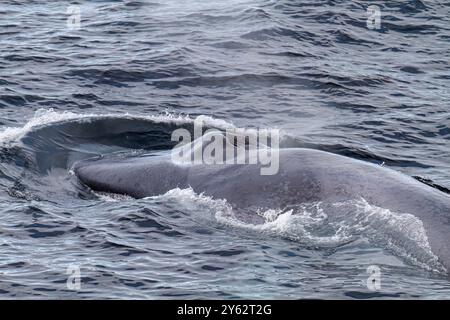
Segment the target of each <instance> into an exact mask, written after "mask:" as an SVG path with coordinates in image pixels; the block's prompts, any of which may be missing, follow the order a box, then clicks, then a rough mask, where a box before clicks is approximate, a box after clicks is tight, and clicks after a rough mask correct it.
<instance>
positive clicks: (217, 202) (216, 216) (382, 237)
mask: <svg viewBox="0 0 450 320" xmlns="http://www.w3.org/2000/svg"><path fill="white" fill-rule="evenodd" d="M145 200H147V201H164V202H169V203H170V202H172V203H176V207H177V208H178V209H181V210H182V211H185V212H189V213H192V215H197V216H199V215H200V217H199V218H202V219H204V218H210V219H213V220H214V221H215V222H217V223H219V224H222V225H224V226H227V227H233V228H237V229H240V230H244V231H247V232H251V233H256V234H259V235H261V234H262V235H265V236H267V237H270V236H275V237H282V238H285V239H288V240H291V241H295V242H297V243H299V245H301V246H304V247H308V248H315V249H321V248H338V247H340V246H344V245H346V244H349V243H351V242H353V241H355V240H357V239H361V238H363V239H367V241H369V242H371V243H372V244H373V245H375V246H377V247H380V248H385V249H387V250H388V251H389V252H391V253H393V254H395V255H396V256H399V257H401V258H402V259H404V260H406V261H407V262H409V263H411V264H413V265H416V266H419V267H421V268H424V269H426V270H429V271H433V272H438V273H445V272H446V270H445V268H444V267H443V266H442V264H440V262H439V261H438V258H437V256H435V255H434V253H433V252H432V250H431V247H430V244H429V242H428V237H427V235H426V232H425V229H424V226H423V223H422V221H421V220H420V219H418V218H417V217H415V216H414V215H411V214H407V213H397V212H392V211H390V210H388V209H384V208H380V207H377V206H374V205H371V204H370V203H368V202H367V201H366V200H364V199H359V200H349V201H343V202H336V203H324V202H313V203H301V204H298V205H295V206H290V207H288V208H279V209H269V210H267V209H262V208H254V209H253V210H252V211H251V212H248V211H246V212H240V211H239V210H238V209H236V208H233V207H232V206H231V205H230V204H229V203H228V202H227V201H226V200H224V199H213V198H211V197H208V196H205V195H203V194H197V193H195V192H194V191H193V190H192V189H191V188H188V189H179V188H175V189H172V190H170V191H168V192H167V193H165V194H164V195H160V196H156V197H149V198H146V199H145Z"/></svg>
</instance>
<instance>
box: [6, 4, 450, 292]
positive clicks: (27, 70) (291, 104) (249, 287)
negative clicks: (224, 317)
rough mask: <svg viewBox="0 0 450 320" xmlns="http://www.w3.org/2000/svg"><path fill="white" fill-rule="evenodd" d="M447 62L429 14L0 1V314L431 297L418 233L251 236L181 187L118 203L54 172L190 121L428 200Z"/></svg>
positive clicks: (211, 202)
mask: <svg viewBox="0 0 450 320" xmlns="http://www.w3.org/2000/svg"><path fill="white" fill-rule="evenodd" d="M371 5H376V6H378V7H376V8H378V9H379V10H380V21H379V22H380V24H379V26H378V25H374V24H371V23H372V22H373V20H370V19H371V15H370V14H369V15H368V11H367V9H368V7H369V6H371ZM78 12H79V13H80V24H79V26H78V25H77V14H78ZM368 17H369V20H370V21H369V22H368ZM449 57H450V2H449V1H444V0H436V1H420V0H398V1H396V0H392V1H333V0H328V1H323V0H318V1H304V0H277V1H275V0H227V1H223V0H220V1H219V0H203V1H201V0H190V1H186V0H149V1H145V0H142V1H133V0H129V1H107V0H103V1H100V0H98V1H50V0H29V1H13V0H2V1H0V299H10V298H20V299H23V298H37V299H46V298H51V299H53V298H56V299H60V298H68V299H76V298H88V299H99V298H100V299H104V298H105V299H106V298H112V299H124V298H131V299H172V298H181V299H192V298H201V299H212V298H224V299H242V298H245V299H263V298H272V299H298V298H320V299H330V298H338V299H383V298H384V299H392V298H394V299H396V298H399V299H411V298H421V299H438V298H450V281H449V280H448V277H447V276H445V275H443V274H442V273H441V272H438V271H437V270H436V268H434V266H433V265H430V264H429V263H427V262H426V261H428V260H424V259H423V256H424V255H426V254H431V253H430V252H428V251H427V246H426V245H427V243H426V235H425V234H424V230H423V228H422V226H421V222H420V221H417V219H414V217H412V216H409V215H405V214H403V215H398V214H395V213H392V212H390V211H389V210H386V209H384V208H377V207H374V206H371V205H370V204H369V203H366V202H365V201H364V199H361V201H359V202H358V203H353V204H352V205H349V206H348V218H346V219H343V220H341V221H334V222H333V223H330V221H329V216H328V215H327V208H325V207H323V206H322V204H321V203H309V204H299V206H298V207H297V208H296V210H295V211H286V210H284V209H283V208H279V210H273V211H270V212H268V211H262V212H257V214H258V215H260V216H261V217H262V218H263V219H264V221H265V222H264V223H263V224H257V225H256V224H251V223H248V222H244V221H240V220H239V219H238V218H237V217H236V216H235V215H234V213H233V209H232V208H231V207H230V206H229V205H228V204H227V202H226V201H225V200H221V199H212V198H208V197H206V196H204V195H201V194H196V193H194V192H193V191H192V190H191V189H174V190H171V191H169V192H167V193H166V194H162V195H159V196H155V197H150V198H146V199H140V200H136V199H132V198H129V197H125V196H118V195H111V194H99V193H94V192H92V191H91V190H89V189H88V188H86V187H85V186H83V185H81V184H80V182H79V181H78V180H77V178H76V176H74V175H73V173H72V171H71V168H72V165H73V164H74V163H76V162H77V161H79V160H81V159H85V158H89V157H94V156H98V155H108V154H111V153H127V154H133V153H135V154H140V153H142V152H145V153H152V152H155V151H161V150H170V148H171V147H172V146H173V143H172V142H171V141H170V133H171V132H172V131H173V130H174V129H176V128H179V127H188V128H189V127H192V123H193V120H194V119H196V118H197V117H201V119H203V120H204V121H205V123H207V124H208V126H211V127H217V128H227V127H233V126H234V127H239V128H278V129H280V130H281V133H282V135H281V136H282V140H281V145H282V147H308V148H314V149H320V150H325V151H329V152H333V153H337V154H341V155H346V156H349V157H352V158H356V159H362V160H365V161H369V162H373V163H376V164H379V165H383V166H386V167H389V168H392V169H395V170H398V171H401V172H403V173H404V174H406V175H410V176H414V177H421V179H422V180H423V181H426V182H427V183H429V184H434V185H436V187H438V188H441V189H442V190H444V191H445V189H446V188H447V189H448V188H450V111H449V107H450V89H449V87H450V64H449ZM345 205H346V204H344V208H345ZM449 243H450V235H449ZM424 252H425V253H424ZM374 268H375V269H374ZM371 270H372V271H373V270H378V271H379V273H378V276H379V277H378V278H377V279H378V280H379V281H378V280H377V281H378V282H377V283H378V284H380V286H378V287H373V286H372V287H371V286H370V283H371V282H370V281H371V280H372V279H369V277H370V276H371V275H370V271H371ZM368 271H369V273H368ZM78 276H79V277H78ZM372 276H373V275H372ZM368 279H369V285H368ZM78 280H80V282H78ZM78 284H79V286H78Z"/></svg>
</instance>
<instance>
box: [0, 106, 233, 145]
mask: <svg viewBox="0 0 450 320" xmlns="http://www.w3.org/2000/svg"><path fill="white" fill-rule="evenodd" d="M99 118H118V119H137V120H147V121H151V122H155V123H173V124H180V125H181V124H186V123H187V124H189V123H193V122H194V121H195V120H196V119H201V120H202V121H203V123H205V124H206V125H208V126H211V127H215V128H218V129H227V128H230V127H233V124H231V123H229V122H226V121H225V120H220V119H215V118H212V117H210V116H206V115H200V116H198V117H197V118H192V117H191V116H189V115H181V114H178V115H177V114H172V113H169V112H164V113H163V114H159V115H148V116H145V115H132V114H129V113H125V114H115V113H106V114H101V113H99V114H96V113H87V114H78V113H74V112H69V111H63V112H59V111H55V110H53V109H39V110H37V111H36V112H35V114H34V116H33V118H31V119H30V120H29V121H28V122H27V123H25V124H24V125H23V126H22V127H7V128H4V129H3V130H2V131H0V145H9V144H14V143H17V142H18V141H20V139H21V138H22V137H24V136H25V135H26V134H27V133H29V132H32V131H34V130H36V129H38V128H41V127H45V126H50V125H54V124H57V123H61V122H70V121H76V122H80V123H82V122H90V121H92V120H95V119H99Z"/></svg>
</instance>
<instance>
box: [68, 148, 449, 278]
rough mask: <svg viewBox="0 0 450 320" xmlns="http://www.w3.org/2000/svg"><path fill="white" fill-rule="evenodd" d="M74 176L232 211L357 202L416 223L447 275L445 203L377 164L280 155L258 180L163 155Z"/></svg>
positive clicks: (302, 152)
mask: <svg viewBox="0 0 450 320" xmlns="http://www.w3.org/2000/svg"><path fill="white" fill-rule="evenodd" d="M75 172H76V174H77V176H78V177H79V179H80V180H81V181H82V182H83V183H85V184H86V185H87V186H89V187H90V188H92V189H94V190H97V191H107V192H113V193H120V194H127V195H130V196H132V197H136V198H142V197H146V196H152V195H158V194H162V193H165V192H166V191H168V190H170V189H173V188H176V187H180V188H186V187H189V186H190V187H192V189H193V190H194V191H195V192H197V193H201V192H204V193H205V195H208V196H212V197H214V198H219V199H227V201H228V202H229V203H230V204H231V205H233V206H234V207H237V208H248V207H252V206H258V207H266V208H283V207H285V206H288V205H291V204H292V205H293V204H298V203H302V202H311V201H330V202H334V201H344V200H350V199H360V198H364V199H365V200H366V201H367V202H369V203H370V204H372V205H376V206H379V207H382V208H386V209H389V210H391V211H393V212H397V213H409V214H413V215H414V216H416V217H418V218H419V219H420V220H421V221H422V222H423V224H424V227H425V230H426V233H427V236H428V240H429V243H430V246H431V248H432V251H433V253H434V254H435V255H436V256H438V257H439V260H440V262H441V263H442V264H443V265H444V266H445V268H446V269H447V270H450V196H449V195H447V194H445V193H443V192H441V191H439V190H436V189H434V188H432V187H430V186H428V185H425V184H423V183H420V182H418V181H416V180H415V179H413V178H411V177H408V176H406V175H403V174H401V173H399V172H397V171H394V170H391V169H388V168H384V167H381V166H379V165H374V164H371V163H367V162H363V161H359V160H355V159H351V158H347V157H343V156H339V155H335V154H331V153H327V152H323V151H317V150H311V149H282V150H280V170H279V172H278V174H276V175H272V176H263V175H260V166H259V165H186V166H178V165H174V164H172V163H171V161H170V158H169V157H163V156H161V157H141V158H130V159H123V160H121V161H112V160H98V161H93V162H92V161H90V162H83V163H81V164H79V165H78V166H76V168H75Z"/></svg>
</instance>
